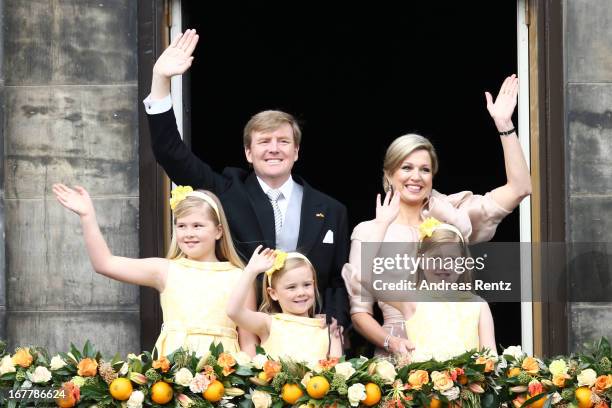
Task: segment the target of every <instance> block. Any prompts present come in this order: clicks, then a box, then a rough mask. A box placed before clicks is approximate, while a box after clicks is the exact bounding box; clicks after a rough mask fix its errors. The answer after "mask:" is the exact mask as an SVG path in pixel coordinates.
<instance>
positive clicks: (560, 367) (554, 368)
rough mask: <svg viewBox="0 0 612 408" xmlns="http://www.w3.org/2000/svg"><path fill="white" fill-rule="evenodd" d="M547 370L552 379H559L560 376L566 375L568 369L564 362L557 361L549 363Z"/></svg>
mask: <svg viewBox="0 0 612 408" xmlns="http://www.w3.org/2000/svg"><path fill="white" fill-rule="evenodd" d="M548 370H549V371H550V373H551V374H552V375H553V377H561V376H562V375H565V374H567V371H568V370H569V367H568V366H567V364H566V363H565V360H562V359H559V360H555V361H553V362H551V363H550V365H549V366H548Z"/></svg>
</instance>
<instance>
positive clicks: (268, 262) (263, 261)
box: [244, 245, 276, 274]
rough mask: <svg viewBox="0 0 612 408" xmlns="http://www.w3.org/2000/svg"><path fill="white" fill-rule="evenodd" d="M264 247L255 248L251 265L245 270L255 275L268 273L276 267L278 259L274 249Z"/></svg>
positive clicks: (250, 260) (250, 261)
mask: <svg viewBox="0 0 612 408" xmlns="http://www.w3.org/2000/svg"><path fill="white" fill-rule="evenodd" d="M262 249H263V245H259V246H258V247H257V248H255V251H254V252H253V255H252V256H251V259H249V263H248V264H247V266H246V267H245V268H244V269H245V270H248V271H250V272H252V273H255V274H260V273H262V272H265V271H267V270H268V269H270V268H271V267H272V265H274V259H275V258H276V253H275V252H274V250H273V249H270V248H265V249H263V250H262Z"/></svg>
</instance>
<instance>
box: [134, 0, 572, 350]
mask: <svg viewBox="0 0 612 408" xmlns="http://www.w3.org/2000/svg"><path fill="white" fill-rule="evenodd" d="M170 1H171V0H138V95H139V100H142V99H144V98H145V97H146V95H148V93H149V90H150V84H151V72H152V69H153V64H154V63H155V59H156V58H157V56H158V55H159V54H160V53H161V51H162V50H163V49H164V47H165V45H166V44H168V38H169V34H168V33H169V22H170V21H171V17H170V15H169V13H170V11H169V10H170ZM527 4H528V11H527V12H528V21H529V66H530V74H529V75H530V78H529V83H530V98H529V99H530V135H531V146H530V147H531V172H532V180H533V195H532V201H531V203H532V204H531V205H532V241H533V242H534V243H537V242H565V239H566V235H565V221H566V216H565V203H566V194H565V179H559V178H555V177H553V174H555V173H554V172H553V170H552V169H553V168H555V169H561V170H562V171H563V172H564V169H565V133H566V132H565V120H564V119H565V112H564V96H565V93H564V75H563V74H564V70H563V65H564V64H563V9H562V4H561V2H559V1H558V0H528V3H527ZM185 81H188V78H185ZM184 85H187V83H184ZM184 90H185V91H188V90H189V86H188V85H187V86H185V87H184ZM185 96H186V97H187V100H185V101H184V106H185V107H184V110H183V112H184V130H185V131H186V133H184V134H185V136H186V140H189V129H190V126H189V124H190V116H189V113H190V112H189V106H188V105H189V104H188V96H189V95H188V93H187V94H184V97H185ZM138 125H139V127H138V129H139V130H138V132H139V154H140V166H139V170H140V180H139V186H140V213H139V214H140V215H139V217H140V229H139V239H140V256H141V257H151V256H164V252H165V248H166V246H167V237H168V231H169V220H170V215H169V210H168V206H167V197H168V195H169V194H168V189H169V182H168V179H167V177H166V176H165V174H164V172H163V170H161V169H160V167H159V166H158V165H157V164H156V162H155V158H154V157H153V153H152V150H151V143H150V136H149V129H148V124H147V120H146V113H145V111H144V107H143V106H142V104H140V105H139V116H138ZM556 174H558V172H557V173H556ZM532 265H533V287H534V296H536V297H538V298H541V299H542V302H536V303H534V305H533V322H534V332H533V333H534V351H535V354H536V355H546V356H549V355H554V354H561V353H566V352H567V351H568V317H567V316H568V315H567V313H568V303H567V293H566V288H567V285H566V284H562V285H560V286H555V287H553V286H552V285H543V284H542V283H543V282H550V281H552V280H554V281H556V282H561V283H565V282H566V277H565V275H564V274H565V269H564V268H563V267H562V266H563V260H562V259H558V258H553V259H551V258H549V257H541V256H540V254H539V253H537V254H536V253H535V252H534V257H533V262H532ZM552 271H557V272H552ZM553 273H555V274H556V275H555V276H551V274H553ZM559 275H562V276H559ZM559 287H562V288H565V291H564V292H563V293H560V292H559V289H558V288H559ZM553 291H554V292H553ZM560 311H562V313H560ZM140 312H141V314H140V316H141V334H140V335H141V345H142V348H143V349H145V350H149V349H151V348H152V346H153V343H154V341H155V338H156V337H157V335H158V333H159V330H160V326H161V321H162V315H161V309H160V305H159V296H158V294H157V293H156V292H155V290H153V289H149V288H142V289H141V291H140Z"/></svg>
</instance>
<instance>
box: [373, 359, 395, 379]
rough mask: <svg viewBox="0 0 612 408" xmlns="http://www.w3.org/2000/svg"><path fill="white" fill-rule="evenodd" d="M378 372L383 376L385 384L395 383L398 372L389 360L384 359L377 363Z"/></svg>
mask: <svg viewBox="0 0 612 408" xmlns="http://www.w3.org/2000/svg"><path fill="white" fill-rule="evenodd" d="M376 374H378V375H379V376H380V378H382V380H383V381H384V382H385V384H393V381H395V376H396V375H397V373H396V372H395V367H393V364H391V363H390V362H389V361H387V360H382V361H379V362H378V363H376Z"/></svg>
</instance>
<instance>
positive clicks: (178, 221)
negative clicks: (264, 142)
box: [53, 184, 255, 355]
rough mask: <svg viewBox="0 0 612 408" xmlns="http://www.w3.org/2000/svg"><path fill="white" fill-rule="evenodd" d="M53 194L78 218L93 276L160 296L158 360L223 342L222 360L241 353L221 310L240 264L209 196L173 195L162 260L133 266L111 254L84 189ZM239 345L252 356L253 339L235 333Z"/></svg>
mask: <svg viewBox="0 0 612 408" xmlns="http://www.w3.org/2000/svg"><path fill="white" fill-rule="evenodd" d="M53 192H54V193H55V196H56V198H57V200H58V201H59V202H60V203H61V204H62V205H63V206H64V207H66V208H68V209H69V210H72V211H74V212H75V213H76V214H78V215H79V216H80V219H81V226H82V228H83V236H84V239H85V245H86V247H87V252H88V254H89V259H90V260H91V264H92V265H93V267H94V269H95V271H96V272H97V273H99V274H101V275H104V276H108V277H109V278H111V279H115V280H118V281H121V282H125V283H133V284H136V285H142V286H149V287H152V288H155V289H157V290H158V291H159V293H160V303H161V307H162V311H163V318H164V324H163V325H162V331H161V334H160V336H159V338H158V340H157V342H156V344H155V348H156V349H157V352H158V353H159V355H167V354H169V353H171V352H172V351H174V350H176V349H178V348H180V347H184V348H187V349H189V350H192V351H195V352H196V354H198V355H200V354H203V353H205V352H207V351H208V349H209V347H210V344H211V343H213V342H214V343H218V342H221V343H222V344H223V348H224V350H225V351H228V352H237V351H239V350H240V347H239V343H238V340H239V336H238V332H237V330H236V325H235V324H234V322H233V321H232V320H231V319H230V318H229V317H228V316H227V314H226V313H225V307H226V304H227V301H228V299H229V296H230V293H231V290H232V288H233V287H234V286H235V285H236V284H237V282H238V280H239V279H240V275H241V274H242V269H241V268H242V267H243V264H242V262H241V261H240V258H239V257H238V254H237V253H236V250H235V249H234V246H233V243H232V238H231V235H230V232H229V229H228V227H227V220H226V218H225V214H224V212H223V208H222V207H221V205H220V203H219V200H218V199H217V197H216V196H215V195H214V194H212V193H210V192H207V191H193V189H192V188H191V187H182V186H179V187H177V188H176V189H174V190H173V191H172V199H171V200H170V206H171V208H172V211H173V214H174V228H173V234H172V243H171V244H170V250H169V252H168V256H167V258H146V259H133V258H125V257H120V256H114V255H113V254H112V253H111V252H110V250H109V248H108V246H107V244H106V241H105V240H104V237H103V236H102V233H101V232H100V228H99V226H98V222H97V220H96V215H95V210H94V207H93V203H92V201H91V199H90V197H89V194H88V193H87V191H86V190H85V189H84V188H82V187H75V188H74V189H71V188H69V187H67V186H65V185H63V184H55V185H54V186H53ZM244 296H245V298H247V299H246V300H245V303H246V304H248V305H249V306H251V307H253V308H254V306H255V298H254V296H253V294H252V293H245V295H244ZM247 339H248V341H247ZM240 340H241V342H242V345H243V346H244V348H246V350H247V351H250V352H251V353H252V352H253V351H254V342H253V336H252V335H251V336H249V335H248V334H244V333H243V332H241V333H240ZM251 349H253V350H251Z"/></svg>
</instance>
